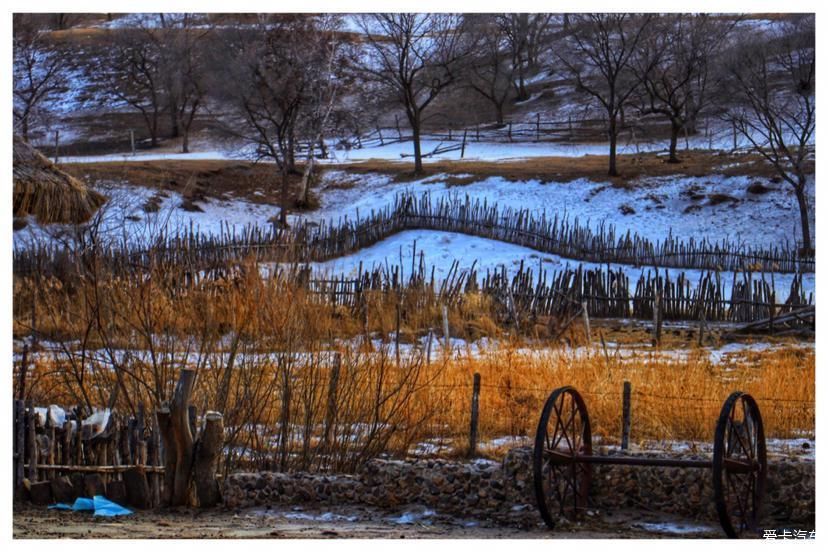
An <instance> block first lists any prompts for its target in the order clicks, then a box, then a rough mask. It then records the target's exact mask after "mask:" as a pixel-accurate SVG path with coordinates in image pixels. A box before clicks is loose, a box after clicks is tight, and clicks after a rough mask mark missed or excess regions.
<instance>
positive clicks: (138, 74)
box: [106, 29, 164, 147]
mask: <svg viewBox="0 0 828 552" xmlns="http://www.w3.org/2000/svg"><path fill="white" fill-rule="evenodd" d="M106 63H107V71H106V80H107V81H108V83H109V84H108V89H109V91H110V93H111V94H112V96H114V97H115V98H116V99H118V100H120V101H122V102H124V103H126V104H127V105H129V106H130V107H132V108H133V109H136V110H137V111H138V112H139V113H141V117H142V119H143V120H144V124H145V125H146V128H147V132H148V133H149V136H150V142H151V144H152V146H153V147H155V146H157V145H158V135H159V127H158V122H159V121H158V119H159V117H160V115H161V112H162V109H163V94H164V91H163V82H162V75H161V71H160V59H159V55H158V49H157V48H156V47H155V45H154V44H153V43H152V42H150V41H147V40H145V36H144V35H143V33H141V32H139V31H135V30H132V29H124V30H122V31H121V32H120V33H119V34H118V35H117V37H116V39H115V41H114V43H113V46H112V51H111V53H110V55H109V57H108V59H107V61H106Z"/></svg>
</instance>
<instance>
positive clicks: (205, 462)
mask: <svg viewBox="0 0 828 552" xmlns="http://www.w3.org/2000/svg"><path fill="white" fill-rule="evenodd" d="M223 444H224V421H223V417H222V415H221V413H219V412H213V411H209V412H207V413H205V414H204V430H203V431H202V433H201V436H200V437H199V440H198V447H197V451H196V455H195V464H194V466H193V481H194V482H195V488H196V496H197V497H198V505H199V506H200V507H201V508H209V507H212V506H215V505H216V504H218V503H219V501H220V500H221V490H220V489H219V484H218V481H216V467H217V464H218V457H219V454H220V453H221V448H222V445H223Z"/></svg>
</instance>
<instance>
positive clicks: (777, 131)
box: [726, 15, 816, 254]
mask: <svg viewBox="0 0 828 552" xmlns="http://www.w3.org/2000/svg"><path fill="white" fill-rule="evenodd" d="M727 68H728V71H729V72H730V74H731V79H730V84H731V88H730V90H729V93H728V99H729V102H730V108H729V109H728V111H727V114H726V117H727V119H728V120H729V121H730V122H731V123H732V124H733V125H734V126H735V127H736V129H737V130H738V132H739V133H740V134H741V135H742V136H744V137H745V138H746V139H747V141H748V142H749V143H750V145H751V147H752V149H753V150H754V151H756V152H758V153H759V154H760V155H761V156H762V157H764V158H765V160H767V161H768V162H769V163H770V164H771V165H772V166H773V168H774V169H775V170H776V173H777V174H778V175H779V176H780V177H781V178H782V180H783V181H785V182H787V183H788V184H789V185H790V186H791V189H792V191H793V192H794V195H795V196H796V200H797V203H798V205H799V215H800V226H801V229H802V251H803V253H805V254H810V253H812V252H813V242H812V237H811V225H810V219H809V213H810V205H809V200H808V191H807V183H808V175H809V173H810V171H812V170H813V169H812V168H811V161H812V154H813V148H814V143H813V138H814V132H815V130H816V97H815V86H816V42H815V18H814V16H812V15H804V16H799V17H796V18H794V19H789V20H787V21H785V22H783V23H781V24H780V25H779V26H778V27H777V28H776V30H775V31H773V32H772V33H770V35H769V36H759V37H752V38H751V39H749V40H747V41H745V42H744V43H743V44H742V45H741V47H740V48H738V49H737V50H736V51H735V52H734V54H733V57H732V59H731V61H730V63H729V64H728V66H727Z"/></svg>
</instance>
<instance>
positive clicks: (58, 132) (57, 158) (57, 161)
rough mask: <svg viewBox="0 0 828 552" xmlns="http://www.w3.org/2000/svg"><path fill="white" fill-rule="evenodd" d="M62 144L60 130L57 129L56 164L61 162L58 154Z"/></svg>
mask: <svg viewBox="0 0 828 552" xmlns="http://www.w3.org/2000/svg"><path fill="white" fill-rule="evenodd" d="M59 144H60V131H59V130H56V131H55V164H57V163H59V162H60V156H59V154H58V145H59Z"/></svg>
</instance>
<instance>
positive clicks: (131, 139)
mask: <svg viewBox="0 0 828 552" xmlns="http://www.w3.org/2000/svg"><path fill="white" fill-rule="evenodd" d="M129 146H130V149H131V150H132V156H133V157H135V131H134V130H133V129H130V130H129Z"/></svg>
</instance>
